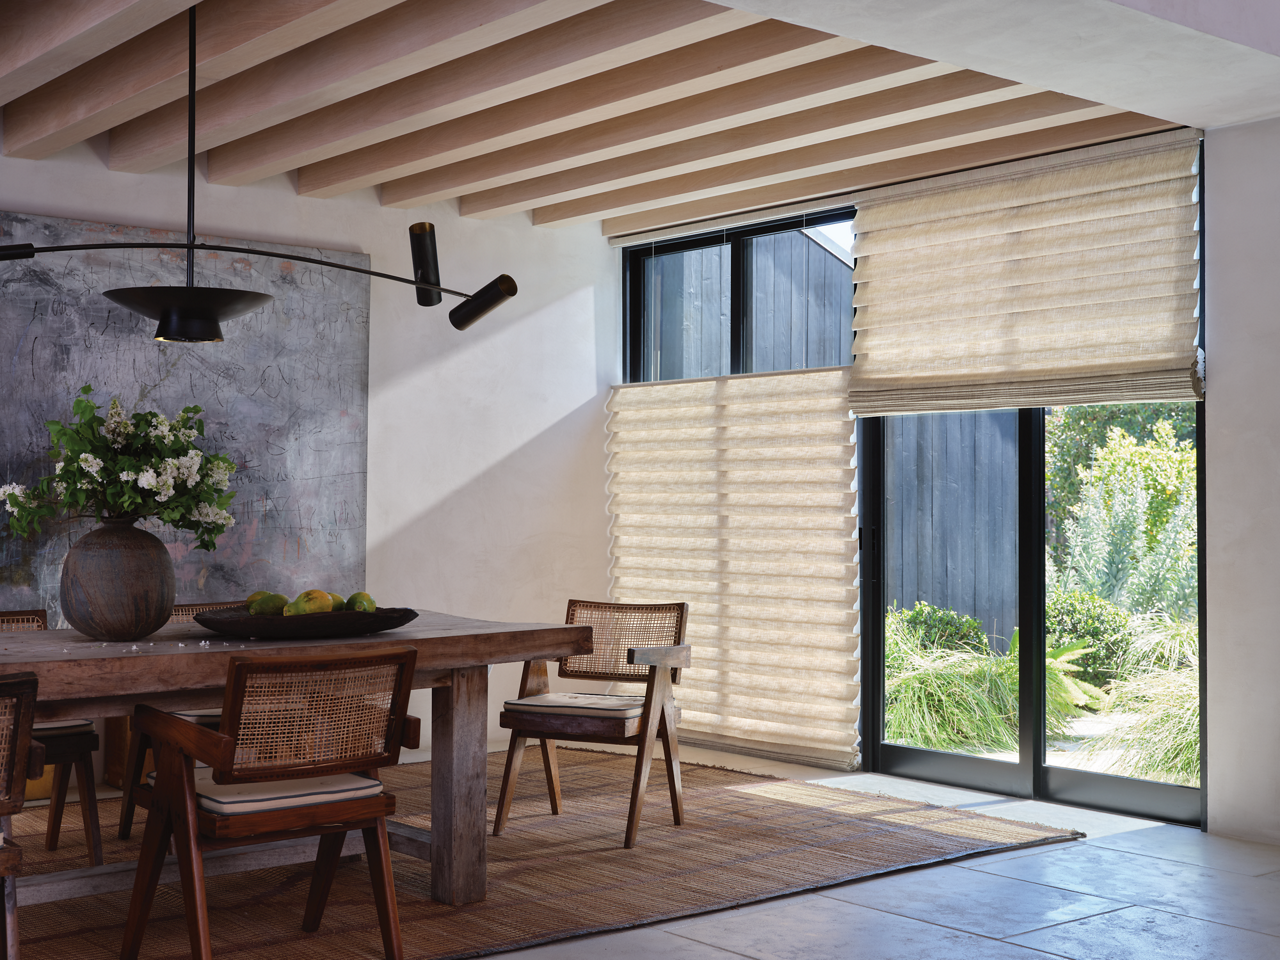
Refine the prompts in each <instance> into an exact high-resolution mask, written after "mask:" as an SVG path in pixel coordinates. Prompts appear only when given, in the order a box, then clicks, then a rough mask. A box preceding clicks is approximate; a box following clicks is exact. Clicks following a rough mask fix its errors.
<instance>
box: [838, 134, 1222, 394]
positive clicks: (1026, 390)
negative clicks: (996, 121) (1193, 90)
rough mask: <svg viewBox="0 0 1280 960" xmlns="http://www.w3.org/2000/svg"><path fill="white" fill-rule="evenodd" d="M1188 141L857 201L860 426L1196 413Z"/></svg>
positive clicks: (1192, 140)
mask: <svg viewBox="0 0 1280 960" xmlns="http://www.w3.org/2000/svg"><path fill="white" fill-rule="evenodd" d="M1198 158H1199V132H1198V131H1194V130H1176V131H1172V132H1170V133H1164V134H1157V135H1155V136H1150V137H1141V138H1137V139H1134V140H1127V141H1122V142H1120V143H1113V144H1104V145H1101V146H1097V147H1088V148H1085V149H1082V150H1073V151H1069V152H1067V153H1062V154H1055V155H1053V156H1051V157H1039V158H1034V159H1032V160H1023V161H1018V162H1016V163H1009V164H1002V165H1000V166H997V167H990V168H986V169H982V170H976V171H968V172H965V173H960V174H953V175H949V176H944V177H936V178H933V179H931V180H925V181H919V182H916V183H910V184H901V185H897V186H892V187H885V188H883V189H879V190H872V191H869V192H867V193H866V194H862V195H860V196H859V197H858V200H857V205H858V213H857V217H856V219H855V221H854V227H855V231H856V236H855V240H854V246H853V253H854V255H855V256H856V257H857V266H856V268H855V270H854V275H853V276H854V283H855V293H854V300H853V302H854V306H855V307H856V313H855V316H854V329H855V330H856V331H857V333H856V337H855V340H854V345H853V352H854V353H855V354H856V360H855V362H854V366H853V383H852V388H851V393H850V399H851V401H852V406H853V408H854V410H856V411H857V413H858V414H860V415H864V416H871V415H882V414H895V413H914V412H922V411H939V410H975V409H989V408H999V407H1030V406H1051V405H1057V404H1065V403H1102V402H1116V401H1126V402H1133V401H1138V400H1150V401H1156V400H1195V399H1199V397H1200V396H1201V395H1202V385H1201V382H1200V380H1199V377H1198V375H1197V373H1196V371H1195V369H1194V368H1195V366H1196V361H1197V346H1196V335H1197V329H1198V322H1199V321H1198V316H1199V312H1198V304H1199V289H1198V288H1199V283H1198V278H1199V222H1198V221H1199V196H1198V176H1197V174H1198V162H1199V159H1198Z"/></svg>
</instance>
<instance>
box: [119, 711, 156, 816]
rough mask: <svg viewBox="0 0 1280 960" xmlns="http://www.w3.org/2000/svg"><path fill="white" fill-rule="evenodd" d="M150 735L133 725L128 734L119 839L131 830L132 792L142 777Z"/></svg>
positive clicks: (133, 805)
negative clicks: (145, 734)
mask: <svg viewBox="0 0 1280 960" xmlns="http://www.w3.org/2000/svg"><path fill="white" fill-rule="evenodd" d="M150 739H151V738H150V737H147V736H144V735H143V734H142V732H141V731H140V730H139V729H138V728H137V727H134V728H133V730H132V731H131V732H130V734H129V753H128V755H127V756H126V757H125V761H124V780H123V781H122V783H123V787H122V789H123V790H124V796H122V797H121V798H120V831H119V837H120V839H121V840H128V839H129V834H130V833H131V832H132V831H133V811H134V808H135V806H136V804H135V802H134V797H133V792H134V788H135V787H137V785H138V781H139V780H141V779H142V765H143V764H144V763H145V762H146V759H147V749H148V747H149V746H150Z"/></svg>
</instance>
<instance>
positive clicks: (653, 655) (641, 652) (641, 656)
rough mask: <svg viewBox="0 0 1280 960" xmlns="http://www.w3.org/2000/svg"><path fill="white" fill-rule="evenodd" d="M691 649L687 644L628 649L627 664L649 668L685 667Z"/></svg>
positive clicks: (688, 660)
mask: <svg viewBox="0 0 1280 960" xmlns="http://www.w3.org/2000/svg"><path fill="white" fill-rule="evenodd" d="M692 649H693V648H692V647H690V646H689V645H688V644H687V643H682V644H680V645H679V646H675V647H629V648H628V649H627V663H632V664H635V663H647V664H648V665H649V666H651V667H687V666H689V663H690V651H691V650H692Z"/></svg>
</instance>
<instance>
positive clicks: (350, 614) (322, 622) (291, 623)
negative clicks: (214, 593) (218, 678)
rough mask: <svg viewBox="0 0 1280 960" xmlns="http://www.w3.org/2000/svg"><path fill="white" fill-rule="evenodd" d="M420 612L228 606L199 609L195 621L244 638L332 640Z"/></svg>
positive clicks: (380, 627) (396, 624) (403, 620)
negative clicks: (285, 612) (267, 612)
mask: <svg viewBox="0 0 1280 960" xmlns="http://www.w3.org/2000/svg"><path fill="white" fill-rule="evenodd" d="M417 616H418V611H417V610H414V609H412V608H410V607H379V608H378V609H377V610H375V611H374V612H373V613H360V612H358V611H356V610H337V611H334V612H332V613H304V614H301V615H300V616H296V617H285V616H254V615H253V614H251V613H249V612H248V611H247V610H245V609H244V608H242V607H239V608H238V607H228V608H226V609H224V610H206V611H205V612H203V613H197V614H196V615H195V621H196V623H198V624H200V626H202V627H204V628H205V629H206V630H212V631H214V632H215V633H221V634H223V635H225V636H228V637H239V638H240V639H241V640H329V639H332V638H335V637H363V636H366V635H368V634H370V633H379V632H381V631H383V630H391V629H394V628H395V627H402V626H404V625H405V624H406V623H408V622H410V621H411V620H414V619H415V618H416V617H417Z"/></svg>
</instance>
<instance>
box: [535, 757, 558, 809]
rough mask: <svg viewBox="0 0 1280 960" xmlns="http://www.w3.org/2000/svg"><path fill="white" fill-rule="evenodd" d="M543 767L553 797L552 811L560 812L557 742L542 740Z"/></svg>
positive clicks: (548, 789) (549, 791)
mask: <svg viewBox="0 0 1280 960" xmlns="http://www.w3.org/2000/svg"><path fill="white" fill-rule="evenodd" d="M539 742H540V743H541V744H542V769H543V770H544V771H545V772H546V774H547V795H548V796H549V797H550V798H551V812H552V813H555V814H558V813H559V812H560V764H559V763H558V762H557V761H556V742H555V741H554V740H541V741H539Z"/></svg>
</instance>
